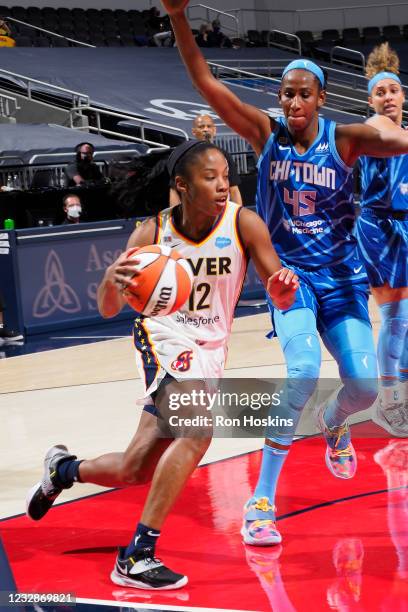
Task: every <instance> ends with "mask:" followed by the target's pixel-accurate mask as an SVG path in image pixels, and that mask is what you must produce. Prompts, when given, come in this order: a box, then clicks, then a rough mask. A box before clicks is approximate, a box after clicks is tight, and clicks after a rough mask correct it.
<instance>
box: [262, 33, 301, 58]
mask: <svg viewBox="0 0 408 612" xmlns="http://www.w3.org/2000/svg"><path fill="white" fill-rule="evenodd" d="M276 34H278V36H277V37H276V40H275V35H276ZM285 39H286V40H287V41H291V40H293V41H294V42H295V43H296V48H295V47H292V46H291V45H289V44H285V42H281V41H282V40H285ZM271 45H273V46H274V47H279V48H281V49H288V50H289V51H297V53H298V55H302V41H301V40H300V38H299V36H296V34H290V33H289V32H282V30H271V31H270V32H269V34H268V47H270V46H271Z"/></svg>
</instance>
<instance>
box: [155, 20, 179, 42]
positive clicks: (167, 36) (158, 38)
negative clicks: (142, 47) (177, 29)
mask: <svg viewBox="0 0 408 612" xmlns="http://www.w3.org/2000/svg"><path fill="white" fill-rule="evenodd" d="M160 26H161V29H160V32H156V34H153V42H154V44H155V45H156V46H157V47H174V43H175V41H176V39H175V37H174V33H173V30H172V29H171V26H169V27H167V28H166V24H164V23H161V24H160Z"/></svg>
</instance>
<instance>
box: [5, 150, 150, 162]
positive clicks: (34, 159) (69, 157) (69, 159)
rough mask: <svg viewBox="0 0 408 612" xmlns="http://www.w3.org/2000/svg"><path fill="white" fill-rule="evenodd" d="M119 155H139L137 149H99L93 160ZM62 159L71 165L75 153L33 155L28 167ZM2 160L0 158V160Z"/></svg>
mask: <svg viewBox="0 0 408 612" xmlns="http://www.w3.org/2000/svg"><path fill="white" fill-rule="evenodd" d="M119 153H123V154H124V155H128V154H131V153H134V154H135V155H140V151H139V149H124V150H123V151H120V150H117V149H115V150H112V149H100V150H98V151H95V153H94V156H93V157H94V160H95V158H97V157H102V156H103V158H104V161H105V158H106V156H108V157H109V156H111V155H118V154H119ZM61 157H62V158H64V164H67V163H71V162H73V161H74V160H75V153H35V154H34V155H33V156H32V157H30V159H29V160H28V163H29V165H32V164H36V163H38V161H39V160H41V159H49V158H53V159H54V158H55V159H57V158H61ZM1 159H2V158H1V157H0V160H1Z"/></svg>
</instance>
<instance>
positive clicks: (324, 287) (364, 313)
mask: <svg viewBox="0 0 408 612" xmlns="http://www.w3.org/2000/svg"><path fill="white" fill-rule="evenodd" d="M282 263H283V262H282ZM284 265H285V264H284ZM287 267H288V268H291V269H292V270H294V271H295V272H296V274H297V275H298V277H299V285H300V286H299V289H298V291H297V294H296V300H295V302H294V304H292V306H291V307H290V308H289V309H288V310H295V309H297V308H309V309H310V310H312V311H313V313H314V315H315V317H316V323H317V329H318V331H319V333H320V334H324V333H325V332H326V331H327V330H328V329H331V328H332V327H333V326H334V325H336V324H337V323H340V322H341V321H344V320H346V319H350V318H353V319H360V320H362V321H366V322H367V323H368V324H370V318H369V314H368V292H369V287H368V282H367V275H366V273H365V270H364V266H363V264H362V262H361V260H360V259H358V258H357V256H356V257H353V258H350V260H348V261H347V262H344V263H341V264H338V265H336V266H330V267H327V268H320V269H318V270H304V269H302V268H297V267H296V266H292V265H288V266H287ZM268 305H269V309H270V311H271V314H272V322H273V311H274V306H273V304H272V302H271V300H270V298H269V296H268ZM271 335H274V334H271Z"/></svg>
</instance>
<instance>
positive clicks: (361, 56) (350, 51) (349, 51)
mask: <svg viewBox="0 0 408 612" xmlns="http://www.w3.org/2000/svg"><path fill="white" fill-rule="evenodd" d="M336 51H346V53H347V55H357V56H358V58H359V60H360V61H361V66H362V68H363V70H364V68H365V65H366V59H365V56H364V53H361V51H356V50H355V49H349V48H348V47H340V46H339V45H336V46H335V47H333V48H332V49H331V50H330V61H331V62H332V63H333V60H334V59H335V55H336ZM336 62H338V63H340V64H348V65H349V66H350V62H348V61H347V60H346V59H344V55H343V59H341V55H340V57H337V58H336Z"/></svg>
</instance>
